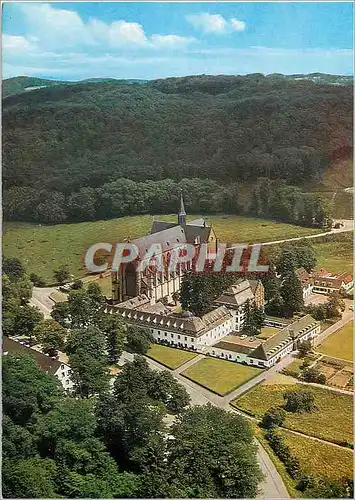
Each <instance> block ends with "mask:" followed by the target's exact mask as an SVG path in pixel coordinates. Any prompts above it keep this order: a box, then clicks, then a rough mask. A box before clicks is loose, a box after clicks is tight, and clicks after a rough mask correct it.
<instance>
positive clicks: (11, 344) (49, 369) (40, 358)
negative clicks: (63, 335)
mask: <svg viewBox="0 0 355 500" xmlns="http://www.w3.org/2000/svg"><path fill="white" fill-rule="evenodd" d="M2 349H3V353H4V354H7V353H8V352H10V353H16V352H17V353H21V354H29V355H31V356H33V357H34V358H35V360H36V363H37V365H38V367H39V368H41V370H43V371H45V372H46V373H51V374H52V375H54V374H55V373H56V372H57V371H58V369H59V368H60V365H61V364H62V362H61V361H59V360H57V359H55V358H51V357H50V356H46V355H45V354H43V353H41V352H39V351H37V350H34V349H31V348H30V347H27V346H25V345H24V344H22V343H20V342H18V341H16V340H13V339H10V338H9V337H6V336H4V337H3V341H2Z"/></svg>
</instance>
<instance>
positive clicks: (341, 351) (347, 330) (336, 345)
mask: <svg viewBox="0 0 355 500" xmlns="http://www.w3.org/2000/svg"><path fill="white" fill-rule="evenodd" d="M353 331H354V322H353V321H351V322H350V323H348V324H347V325H345V326H344V327H343V328H342V329H341V330H338V331H337V332H335V333H333V334H332V335H331V336H330V337H328V338H327V339H326V340H325V341H324V342H323V343H322V344H321V345H320V346H319V347H317V351H319V352H321V353H322V354H326V355H327V356H333V357H335V358H342V359H345V360H347V361H352V360H353Z"/></svg>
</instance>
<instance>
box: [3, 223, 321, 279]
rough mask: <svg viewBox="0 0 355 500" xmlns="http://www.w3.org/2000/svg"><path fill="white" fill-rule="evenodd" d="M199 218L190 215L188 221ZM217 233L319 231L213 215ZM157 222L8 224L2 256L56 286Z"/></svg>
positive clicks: (252, 235) (226, 237)
mask: <svg viewBox="0 0 355 500" xmlns="http://www.w3.org/2000/svg"><path fill="white" fill-rule="evenodd" d="M197 217H199V216H198V215H191V216H188V220H192V219H195V218H197ZM159 219H162V220H175V219H176V216H175V215H165V216H159ZM206 219H207V220H208V221H209V222H210V223H211V224H212V225H213V226H214V228H215V231H216V233H217V236H218V238H219V240H220V241H222V242H230V243H253V242H254V243H257V242H265V241H272V240H278V239H283V238H292V237H298V236H305V235H309V234H317V233H319V232H320V230H319V229H311V228H304V227H299V226H294V225H292V224H283V223H278V222H273V221H269V220H265V219H257V218H251V217H242V216H233V215H225V216H209V217H207V218H206ZM152 221H153V217H152V216H150V215H141V216H136V217H122V218H119V219H111V220H106V221H95V222H80V223H76V224H74V223H73V224H57V225H53V226H39V225H37V224H28V223H20V222H8V223H4V225H3V226H4V228H3V231H4V234H3V253H4V255H5V256H11V257H18V258H20V259H21V260H22V262H23V263H24V264H25V265H26V267H27V270H28V272H30V273H31V272H34V273H36V274H38V275H39V276H41V277H43V278H44V279H45V281H46V283H47V284H50V283H52V282H53V270H54V269H56V268H57V267H59V266H60V265H67V266H68V268H69V270H70V272H71V273H72V274H73V275H74V276H75V277H82V276H84V275H85V268H84V255H85V252H86V250H87V249H88V248H89V247H90V246H91V245H93V244H94V243H98V242H108V243H113V244H114V243H117V242H122V241H123V239H124V238H127V237H128V236H129V237H130V238H131V239H134V238H137V237H139V236H143V235H145V234H148V233H149V231H150V228H151V225H152Z"/></svg>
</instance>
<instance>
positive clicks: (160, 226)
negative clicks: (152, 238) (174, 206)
mask: <svg viewBox="0 0 355 500" xmlns="http://www.w3.org/2000/svg"><path fill="white" fill-rule="evenodd" d="M176 226H178V224H175V222H166V221H164V220H154V221H153V225H152V229H151V230H150V234H154V233H160V232H161V231H165V230H166V229H170V228H172V227H176Z"/></svg>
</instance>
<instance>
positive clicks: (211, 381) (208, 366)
mask: <svg viewBox="0 0 355 500" xmlns="http://www.w3.org/2000/svg"><path fill="white" fill-rule="evenodd" d="M260 373H261V369H259V368H254V367H252V366H246V365H241V364H238V363H232V362H231V361H224V360H222V359H214V358H205V359H201V361H198V362H197V363H196V364H194V365H192V366H190V368H187V370H185V371H183V372H182V375H184V377H186V378H189V379H191V380H193V381H194V382H197V383H198V384H200V385H202V386H203V387H206V388H207V389H210V390H211V391H213V392H216V393H217V394H219V395H221V396H223V395H225V394H228V393H229V392H231V391H232V390H234V389H236V388H237V387H239V386H241V385H242V384H244V383H245V382H247V381H248V380H250V379H252V378H254V377H255V376H256V375H259V374H260Z"/></svg>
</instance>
